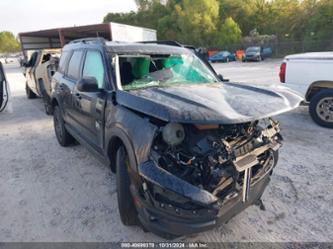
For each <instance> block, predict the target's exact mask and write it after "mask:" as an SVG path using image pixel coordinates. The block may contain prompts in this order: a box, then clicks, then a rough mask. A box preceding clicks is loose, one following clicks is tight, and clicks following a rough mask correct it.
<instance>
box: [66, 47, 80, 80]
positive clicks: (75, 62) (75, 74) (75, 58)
mask: <svg viewBox="0 0 333 249" xmlns="http://www.w3.org/2000/svg"><path fill="white" fill-rule="evenodd" d="M82 56H83V51H81V50H79V51H74V52H73V55H72V57H71V59H70V60H69V63H68V71H67V76H68V77H69V78H71V79H78V78H79V77H80V68H81V60H82Z"/></svg>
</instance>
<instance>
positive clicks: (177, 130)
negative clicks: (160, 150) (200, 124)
mask: <svg viewBox="0 0 333 249" xmlns="http://www.w3.org/2000/svg"><path fill="white" fill-rule="evenodd" d="M162 137H163V140H164V142H166V143H167V144H168V145H171V146H175V145H178V144H181V143H182V142H183V141H184V139H185V131H184V127H183V126H182V125H181V124H177V123H169V124H167V125H166V126H164V128H163V131H162Z"/></svg>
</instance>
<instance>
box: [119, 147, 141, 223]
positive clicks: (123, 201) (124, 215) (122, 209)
mask: <svg viewBox="0 0 333 249" xmlns="http://www.w3.org/2000/svg"><path fill="white" fill-rule="evenodd" d="M129 167H130V160H129V157H128V153H127V151H126V149H125V147H124V146H120V147H119V149H118V151H117V155H116V170H117V171H116V172H117V176H116V178H117V197H118V207H119V214H120V219H121V221H122V223H123V224H124V225H125V226H133V225H137V224H138V218H137V217H138V215H137V211H136V208H135V206H134V202H133V197H132V194H131V191H130V184H131V180H130V177H129V175H128V169H129Z"/></svg>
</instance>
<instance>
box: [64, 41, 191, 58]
mask: <svg viewBox="0 0 333 249" xmlns="http://www.w3.org/2000/svg"><path fill="white" fill-rule="evenodd" d="M170 44H171V45H165V44H161V43H158V42H150V43H149V42H143V43H141V42H115V41H106V40H104V39H101V38H86V39H80V40H74V41H72V42H70V43H69V44H67V45H66V46H65V47H64V49H63V50H67V49H75V48H82V47H87V48H91V47H95V48H101V47H105V48H106V49H107V50H108V51H109V52H111V53H116V54H191V51H190V50H189V49H187V48H184V47H182V46H180V45H174V44H172V43H170Z"/></svg>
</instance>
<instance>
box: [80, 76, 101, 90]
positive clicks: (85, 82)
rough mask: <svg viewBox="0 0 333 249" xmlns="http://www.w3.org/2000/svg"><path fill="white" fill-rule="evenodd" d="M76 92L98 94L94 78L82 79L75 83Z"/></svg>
mask: <svg viewBox="0 0 333 249" xmlns="http://www.w3.org/2000/svg"><path fill="white" fill-rule="evenodd" d="M76 88H77V90H79V91H80V92H98V91H99V88H98V83H97V80H96V78H95V77H84V78H82V79H80V80H79V81H78V82H77V86H76Z"/></svg>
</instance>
